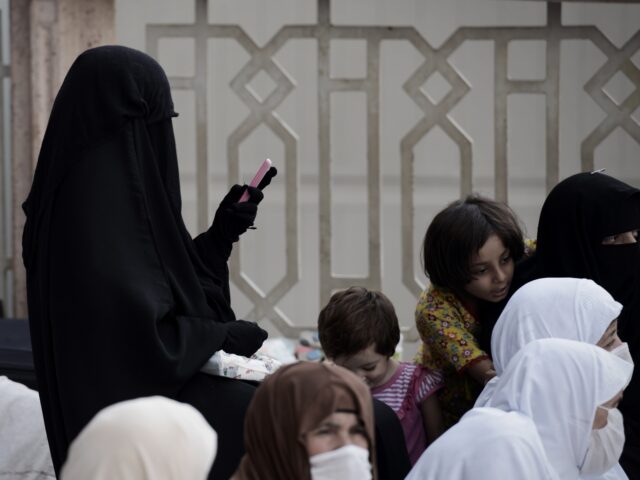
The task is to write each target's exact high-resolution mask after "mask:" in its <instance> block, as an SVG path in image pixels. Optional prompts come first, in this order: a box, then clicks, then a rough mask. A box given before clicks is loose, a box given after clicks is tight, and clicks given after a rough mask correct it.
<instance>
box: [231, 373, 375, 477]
mask: <svg viewBox="0 0 640 480" xmlns="http://www.w3.org/2000/svg"><path fill="white" fill-rule="evenodd" d="M337 410H347V411H353V412H354V413H355V414H356V415H357V416H358V418H359V419H360V420H361V421H362V423H363V425H364V427H365V429H366V432H367V435H368V437H369V438H368V440H369V460H370V462H371V465H372V471H373V478H374V479H375V478H376V471H375V464H376V462H375V447H374V438H375V437H374V425H373V407H372V403H371V393H370V392H369V389H368V388H367V386H366V385H365V384H364V382H362V380H360V379H359V378H358V377H357V376H356V375H354V374H353V373H351V372H350V371H348V370H346V369H344V368H342V367H338V366H335V365H325V364H318V363H310V362H301V363H295V364H292V365H287V366H285V367H281V368H280V369H279V370H278V371H276V372H275V373H274V374H273V375H271V376H269V377H267V379H266V380H265V381H264V382H263V383H262V385H261V386H260V387H259V388H258V390H257V391H256V394H255V396H254V397H253V400H252V402H251V405H250V406H249V410H248V411H247V417H246V419H245V428H244V442H245V448H246V453H245V455H244V457H243V458H242V461H241V462H240V467H239V468H238V470H237V471H236V473H235V475H234V476H233V478H234V479H237V480H258V479H263V480H264V479H272V478H273V479H275V478H295V479H297V480H309V479H310V478H311V475H310V466H309V455H308V454H307V450H306V448H305V444H304V441H303V439H304V437H305V434H306V433H308V432H310V431H311V430H313V429H315V428H316V427H317V426H318V425H319V424H320V422H322V420H324V419H325V418H327V417H328V416H329V415H331V414H332V413H334V412H335V411H337Z"/></svg>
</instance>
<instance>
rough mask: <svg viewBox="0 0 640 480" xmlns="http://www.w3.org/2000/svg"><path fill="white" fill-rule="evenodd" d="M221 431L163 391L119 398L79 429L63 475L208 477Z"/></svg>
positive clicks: (153, 479) (108, 479)
mask: <svg viewBox="0 0 640 480" xmlns="http://www.w3.org/2000/svg"><path fill="white" fill-rule="evenodd" d="M217 446H218V443H217V435H216V432H215V431H214V430H213V429H212V428H211V427H210V426H209V424H208V423H207V421H206V420H205V419H204V417H203V416H202V415H201V414H200V412H198V411H197V410H196V409H195V408H193V407H192V406H190V405H187V404H184V403H180V402H176V401H174V400H170V399H168V398H164V397H148V398H139V399H136V400H128V401H125V402H121V403H117V404H115V405H111V406H110V407H107V408H105V409H104V410H102V411H101V412H99V413H98V414H97V415H96V416H95V417H94V418H93V420H91V422H89V424H88V425H87V426H86V427H85V428H84V430H82V432H80V435H78V437H77V438H76V439H75V440H74V441H73V443H72V444H71V447H70V449H69V456H68V458H67V461H66V463H65V465H64V467H63V468H62V475H61V478H62V479H63V480H87V479H91V480H125V479H126V480H143V479H144V480H147V479H148V480H204V479H206V478H207V475H208V474H209V470H210V469H211V465H212V464H213V460H214V458H215V454H216V450H217Z"/></svg>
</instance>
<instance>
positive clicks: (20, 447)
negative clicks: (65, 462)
mask: <svg viewBox="0 0 640 480" xmlns="http://www.w3.org/2000/svg"><path fill="white" fill-rule="evenodd" d="M0 478H2V479H3V480H5V479H6V480H10V479H17V478H19V479H20V480H44V479H47V478H50V479H55V478H56V474H55V471H54V470H53V463H52V462H51V454H50V453H49V444H48V443H47V433H46V431H45V429H44V420H43V418H42V407H40V398H39V397H38V392H36V391H35V390H31V389H30V388H27V387H25V386H24V385H22V384H21V383H16V382H14V381H12V380H9V379H8V378H7V377H5V376H0Z"/></svg>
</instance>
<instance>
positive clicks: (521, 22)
mask: <svg viewBox="0 0 640 480" xmlns="http://www.w3.org/2000/svg"><path fill="white" fill-rule="evenodd" d="M331 3H332V5H331V23H332V24H333V25H341V26H347V25H349V26H393V27H403V26H410V27H414V28H415V30H416V31H417V32H418V33H419V34H420V35H422V37H423V38H424V39H425V40H426V41H427V42H428V43H429V44H430V45H431V47H433V48H436V49H437V48H439V47H440V46H441V45H442V44H443V43H444V42H445V41H446V40H447V38H448V37H449V36H450V35H451V34H452V33H453V32H454V31H456V29H458V28H459V27H504V26H508V27H520V26H524V27H526V26H539V25H545V24H546V21H547V6H546V3H545V2H538V1H536V2H527V1H519V2H515V1H507V0H480V1H478V0H428V1H426V0H394V1H393V2H390V1H387V0H334V1H333V2H331ZM194 16H195V1H194V0H179V1H178V0H138V1H130V0H116V39H117V42H118V43H121V44H124V45H128V46H131V47H134V48H138V49H141V50H146V49H147V48H148V46H147V45H145V27H146V25H148V24H188V23H193V21H194ZM208 22H209V23H210V24H216V25H239V26H240V27H241V28H242V29H243V30H244V31H245V32H246V33H247V34H248V35H249V37H250V38H251V39H252V40H253V41H254V42H255V43H256V44H257V45H258V46H262V45H264V44H266V43H267V42H268V41H269V40H270V39H271V38H272V37H273V36H274V35H275V34H276V33H277V31H278V30H279V29H280V28H281V27H283V26H284V25H309V24H311V25H313V24H315V23H316V22H317V6H316V1H315V0H269V1H263V0H241V1H240V0H210V2H209V9H208ZM562 23H563V25H595V26H596V27H597V29H599V31H601V32H602V33H603V34H604V35H605V36H606V37H607V38H608V39H609V40H610V42H611V43H612V44H613V45H615V46H616V47H617V48H621V47H622V46H623V45H625V44H626V42H628V41H629V40H630V39H631V38H632V37H633V35H636V34H637V29H638V26H640V4H635V5H634V4H607V5H604V4H592V3H573V2H571V3H566V4H564V5H563V15H562ZM365 47H366V44H365V43H364V41H363V40H348V39H339V40H338V39H336V40H332V42H331V45H330V70H331V76H332V77H340V78H353V77H361V76H363V75H364V73H365V72H366V68H367V65H366V57H365V50H366V48H365ZM193 48H194V40H193V39H163V40H161V41H160V43H159V48H158V59H159V61H160V63H161V64H162V65H163V66H164V67H165V69H166V71H167V73H168V74H169V75H170V76H181V75H183V74H185V73H186V74H189V75H190V74H193V72H194V70H195V67H196V62H197V61H198V60H197V59H196V56H195V54H194V52H193ZM274 58H275V60H276V62H277V63H278V65H279V66H280V67H281V68H282V69H283V70H284V71H286V72H287V73H288V75H289V77H290V78H291V79H292V80H293V81H294V82H295V88H294V90H293V91H292V92H291V93H290V94H289V95H288V96H287V97H286V98H285V100H284V101H283V102H282V104H281V105H280V106H278V107H277V108H276V110H275V113H276V115H277V116H278V118H279V119H281V121H282V122H283V123H285V124H286V125H287V126H288V127H289V128H290V130H291V131H293V132H294V133H295V136H296V138H297V146H296V153H297V165H298V178H297V180H296V183H297V185H298V232H297V233H298V237H297V238H298V251H297V253H298V255H297V257H298V259H299V261H298V266H299V269H298V272H299V273H298V281H297V282H296V283H295V285H294V286H293V287H292V288H290V289H288V291H287V293H286V294H285V295H284V296H283V297H282V298H281V299H279V300H278V301H277V302H276V305H275V307H276V309H277V313H278V315H281V316H282V317H285V318H286V319H288V321H290V322H291V323H293V324H294V325H296V326H309V327H313V326H314V325H315V322H316V318H317V313H318V311H319V309H320V308H321V306H322V305H321V299H320V284H319V282H320V273H319V272H320V261H321V255H320V237H321V232H320V231H319V230H320V227H319V196H320V192H321V188H319V186H318V185H319V183H318V174H319V163H320V157H319V134H318V130H319V116H318V88H319V81H318V71H317V70H318V65H317V61H318V53H317V45H316V40H315V39H312V38H305V39H290V40H288V41H287V42H286V43H285V44H284V45H283V46H282V47H281V48H280V49H279V50H278V51H277V52H276V54H275V56H274ZM249 59H250V56H249V55H248V54H247V52H246V50H245V49H243V47H241V46H240V45H239V44H238V42H237V41H236V40H234V39H230V38H217V39H209V40H208V49H207V54H206V62H207V73H208V80H207V96H206V98H201V97H199V98H196V96H195V94H194V93H193V92H190V91H185V90H175V91H174V101H175V104H176V109H177V111H179V112H180V117H179V118H178V119H176V120H175V122H174V125H175V130H176V137H177V143H178V151H179V158H180V167H181V175H182V189H183V216H184V218H185V221H186V223H187V226H188V228H189V229H190V230H191V232H192V233H193V234H196V233H198V223H197V211H196V210H197V193H196V181H197V176H198V172H197V159H196V133H195V132H196V127H197V124H196V118H195V105H196V102H206V104H207V106H208V114H207V117H208V118H207V120H208V127H207V137H208V150H207V156H206V158H207V161H208V166H209V181H208V185H209V212H208V215H209V218H212V216H213V213H214V211H215V208H216V206H217V202H218V201H219V200H220V199H221V198H222V196H223V195H224V193H225V192H226V190H227V185H228V184H229V183H233V182H234V181H235V179H228V178H227V174H228V167H227V158H228V154H229V152H228V150H227V147H228V137H229V135H230V134H231V133H232V132H233V131H234V130H235V129H236V128H237V127H238V125H239V124H240V123H241V122H242V121H243V120H244V119H245V118H246V117H247V115H249V113H250V112H249V110H248V108H247V107H246V105H245V104H244V103H243V102H242V101H241V99H240V98H239V97H238V96H237V95H236V93H235V92H234V91H232V89H231V87H230V82H231V81H232V79H233V78H234V77H235V76H236V74H237V73H238V72H239V71H240V69H241V68H242V67H243V66H244V65H245V64H246V63H247V62H248V61H249ZM605 60H606V56H605V55H604V54H603V53H602V52H601V51H600V50H599V49H598V48H597V47H596V46H595V45H594V43H593V42H591V41H589V40H567V41H563V42H562V43H561V47H560V84H559V87H560V96H559V101H560V104H559V111H560V116H559V123H560V129H559V131H560V134H559V159H560V161H559V175H560V178H564V177H566V176H568V175H570V174H572V173H575V172H578V171H579V170H580V168H581V160H580V158H581V150H580V149H581V144H582V142H583V140H584V139H585V138H586V137H587V136H588V135H589V134H590V133H591V131H593V130H594V129H595V128H596V127H597V125H598V124H599V123H600V122H602V121H603V119H604V118H605V116H606V115H605V113H604V112H603V110H602V109H601V108H600V107H599V106H598V104H597V103H596V102H595V101H594V99H593V98H592V97H591V96H589V94H588V93H587V92H585V90H584V88H583V86H584V85H585V83H586V82H587V81H588V80H589V79H590V78H591V77H592V76H593V75H594V73H595V72H596V71H597V70H598V69H599V68H600V67H601V66H602V65H603V64H604V62H605ZM632 60H633V61H634V62H635V65H636V66H637V67H640V52H636V53H635V56H632ZM422 61H424V58H423V57H422V56H421V55H420V53H419V52H418V51H417V50H416V49H415V48H414V47H413V46H412V45H411V44H410V43H409V42H408V41H406V40H385V41H383V42H382V43H381V56H380V65H379V68H380V98H379V112H380V138H379V148H380V161H381V184H382V189H381V191H380V201H381V232H382V235H381V244H382V246H381V250H382V284H381V285H380V287H381V289H382V290H383V291H384V292H385V293H386V294H387V295H388V296H389V297H390V298H391V299H392V300H393V302H394V304H395V306H396V309H397V312H398V316H399V318H400V321H401V324H402V325H404V326H406V327H410V326H411V325H412V324H413V310H414V307H415V303H416V298H415V294H414V293H413V292H411V291H410V290H409V289H408V288H407V287H406V286H405V285H403V283H402V268H403V267H402V264H403V263H402V252H401V249H400V246H401V235H402V228H401V208H400V202H401V194H402V190H403V189H402V187H401V182H400V165H401V152H400V141H401V139H402V138H403V137H404V136H405V135H407V133H408V132H409V131H410V130H411V128H413V126H414V125H415V124H416V122H418V121H419V120H420V118H421V117H422V112H421V111H420V110H419V108H418V106H417V105H416V103H415V102H414V101H413V100H412V99H411V98H410V97H409V96H408V95H407V93H406V92H405V91H404V90H403V84H404V82H405V81H407V79H408V78H409V77H410V75H411V74H412V73H413V72H414V71H415V70H416V68H418V66H419V65H420V63H421V62H422ZM449 62H450V64H451V65H452V66H453V67H454V68H455V69H456V70H457V71H458V72H459V73H460V74H461V75H462V76H463V77H464V79H466V81H467V83H468V84H469V85H470V86H471V89H470V91H469V92H468V93H467V94H466V95H465V96H464V98H462V100H461V101H460V102H459V103H458V104H457V105H456V106H455V107H454V108H453V109H452V110H451V112H450V113H449V115H448V116H449V118H450V120H451V121H452V122H454V123H455V125H457V126H458V127H459V128H460V130H462V131H463V132H465V133H466V135H467V136H468V137H469V138H470V139H471V141H472V189H473V191H477V192H480V193H483V194H486V195H489V196H493V195H494V188H495V185H496V184H495V181H494V161H495V156H496V150H495V138H494V134H495V115H494V78H495V77H494V63H495V58H494V47H493V42H492V41H491V40H467V41H465V42H463V43H462V44H461V45H460V47H459V48H457V49H456V50H455V51H454V52H453V53H452V55H451V56H450V57H449ZM545 63H546V56H545V43H544V42H543V41H514V42H511V43H510V45H509V50H508V74H509V77H510V78H511V79H525V80H535V79H539V78H543V77H544V76H545ZM634 81H635V82H636V83H635V84H634ZM637 82H640V79H639V78H638V77H636V78H635V80H633V79H629V77H625V76H616V77H614V78H613V80H612V81H611V82H610V83H609V84H608V85H607V87H606V88H605V90H606V91H607V93H608V94H609V95H610V96H611V97H613V98H614V99H624V98H625V96H626V95H628V94H629V93H630V92H631V91H633V89H638V88H640V84H638V83H637ZM251 86H252V87H253V89H254V91H255V92H256V93H257V94H258V95H259V96H262V97H264V96H265V94H266V93H268V92H269V90H270V89H271V88H273V82H272V81H271V80H270V79H268V78H266V79H265V78H260V76H258V77H257V78H255V79H254V80H253V82H252V83H251ZM448 88H450V87H448V86H447V84H446V82H445V81H444V80H443V79H442V78H441V77H440V78H434V79H433V80H430V82H429V83H427V85H426V87H425V86H423V90H426V93H427V94H428V95H429V96H430V97H432V98H433V99H434V101H436V100H438V99H439V98H438V97H439V96H442V95H443V94H446V93H447V90H448ZM261 93H262V95H260V94H261ZM545 108H546V107H545V96H544V95H534V94H512V95H510V96H509V98H508V103H507V118H508V124H507V129H508V130H507V131H508V143H507V161H508V168H509V174H508V183H507V184H508V195H509V203H510V204H511V206H512V207H513V208H514V209H515V210H516V212H517V213H518V215H519V216H520V217H521V219H522V220H523V222H524V224H525V225H526V230H527V233H528V235H529V236H535V233H536V228H537V216H538V214H539V210H540V206H541V203H542V201H543V200H544V198H545V194H546V187H545V178H546V176H545V158H546V143H545V141H546V123H545V121H546V120H545V119H546V113H545V112H546V110H545ZM331 115H332V121H331V128H330V133H331V146H330V153H331V159H332V161H331V169H332V170H331V174H332V177H331V178H332V183H331V194H332V215H331V216H332V240H331V251H332V270H333V273H334V274H346V275H354V274H356V275H357V274H362V275H363V276H366V275H367V273H368V269H369V263H368V237H367V211H368V204H367V190H366V187H367V182H368V180H367V177H366V175H365V172H366V166H367V149H366V147H367V143H366V138H367V135H366V133H367V132H366V127H365V120H366V98H365V96H364V94H362V93H354V92H344V93H333V94H332V99H331ZM633 118H634V119H635V122H636V123H640V111H638V110H636V112H635V114H634V117H633ZM414 154H415V178H414V182H415V183H414V192H413V199H414V202H415V211H414V215H413V217H414V225H413V238H414V242H413V243H414V252H413V253H412V261H413V264H414V269H415V270H416V272H418V273H417V274H416V277H417V278H418V280H419V282H420V283H421V284H423V285H424V284H425V283H426V279H425V277H424V275H423V274H422V273H421V272H420V271H421V267H420V263H419V251H420V244H421V241H422V237H423V235H424V231H425V228H426V226H427V225H428V223H429V222H430V220H431V218H432V217H433V215H434V214H435V213H436V212H437V211H438V210H440V209H441V208H442V207H444V206H445V205H446V204H447V203H449V202H450V201H452V200H454V199H456V198H457V197H459V196H460V167H459V164H460V151H459V148H458V146H457V145H456V143H454V142H453V141H452V140H451V139H450V138H449V137H448V136H447V135H446V134H445V133H444V131H443V130H442V129H441V128H439V127H435V128H434V129H433V130H432V131H430V132H429V133H428V134H427V135H426V136H425V138H423V139H422V140H421V141H420V142H419V143H418V145H417V146H416V148H415V150H414ZM264 157H270V158H271V159H272V160H274V162H275V164H276V165H278V166H280V167H282V166H283V165H284V160H283V157H284V147H283V144H282V142H280V141H279V140H278V139H277V138H276V137H275V136H274V135H273V133H271V132H270V130H269V129H268V128H266V127H265V126H261V127H259V128H258V129H257V130H256V131H254V132H253V133H252V134H251V135H250V136H249V137H248V138H247V140H246V141H244V142H243V143H242V145H241V147H240V173H241V178H242V179H243V180H244V181H248V180H249V179H250V178H251V176H252V173H253V171H254V170H255V168H256V167H257V166H258V164H259V163H260V161H261V160H262V159H263V158H264ZM594 163H595V166H596V168H603V167H605V168H606V169H607V171H608V172H609V173H610V174H612V175H614V176H617V177H618V178H621V179H623V180H626V181H628V182H629V183H631V184H633V185H636V186H640V145H639V144H638V143H637V142H636V141H635V140H634V139H633V138H632V137H631V136H630V135H629V134H628V133H627V132H625V131H624V130H623V129H621V128H617V129H616V130H615V131H614V132H613V133H612V134H611V135H609V137H608V138H607V139H606V140H605V141H603V142H602V143H601V144H600V145H599V146H598V147H597V148H596V150H595V161H594ZM285 178H286V172H285V171H284V168H281V175H280V176H279V177H278V178H277V179H276V180H275V182H274V185H272V186H271V187H269V190H268V191H266V196H265V200H264V202H263V203H262V204H261V206H260V212H259V217H258V222H257V225H258V230H256V231H250V232H248V233H247V234H246V235H245V236H244V237H243V239H242V241H241V245H240V250H241V267H242V271H243V272H244V274H245V275H246V276H247V277H248V278H249V279H250V280H251V281H252V282H253V283H255V285H256V286H257V287H259V290H260V291H261V292H262V293H264V294H266V293H267V292H269V291H270V290H271V289H272V288H273V287H274V286H275V285H276V284H277V283H278V281H279V280H280V279H281V278H282V277H283V276H284V275H285V259H286V256H285V250H284V242H285V213H284V208H285V196H284V185H285ZM232 296H233V304H234V308H235V310H236V312H237V314H238V316H239V317H243V316H247V315H249V314H250V312H251V311H252V309H253V306H254V305H253V302H252V301H250V299H249V298H248V297H247V296H246V295H245V294H244V293H242V292H241V291H240V290H239V289H238V288H236V287H233V288H232ZM267 317H269V315H267ZM260 320H261V322H262V323H263V324H265V325H267V326H268V327H269V328H270V329H271V330H272V331H274V332H275V331H277V328H276V326H275V325H272V324H271V323H270V321H269V320H268V318H260ZM409 336H411V335H409ZM405 347H406V351H407V352H408V353H407V354H406V355H405V356H408V355H409V353H410V352H412V351H414V350H415V344H411V345H406V346H405Z"/></svg>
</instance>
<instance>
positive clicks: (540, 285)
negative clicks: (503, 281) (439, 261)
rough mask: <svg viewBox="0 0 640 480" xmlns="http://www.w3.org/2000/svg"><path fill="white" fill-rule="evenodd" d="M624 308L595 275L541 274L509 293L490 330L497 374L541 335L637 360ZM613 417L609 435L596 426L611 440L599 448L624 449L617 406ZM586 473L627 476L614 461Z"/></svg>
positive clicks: (482, 400)
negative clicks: (624, 325)
mask: <svg viewBox="0 0 640 480" xmlns="http://www.w3.org/2000/svg"><path fill="white" fill-rule="evenodd" d="M621 310H622V305H620V304H619V303H618V302H616V301H615V300H614V299H613V297H612V296H611V295H610V294H609V293H608V292H607V291H606V290H605V289H604V288H602V287H600V286H599V285H597V284H596V283H595V282H593V281H592V280H587V279H577V278H541V279H538V280H534V281H532V282H529V283H527V284H526V285H524V286H523V287H521V288H520V289H519V290H518V291H516V293H515V294H514V295H513V296H512V297H511V299H510V300H509V303H508V304H507V306H506V307H505V309H504V311H503V312H502V315H500V318H499V319H498V322H497V323H496V326H495V328H494V330H493V334H492V336H491V351H492V354H493V363H494V367H495V369H496V373H497V375H498V376H500V375H501V373H502V371H503V370H504V368H505V366H506V365H508V363H509V362H510V361H511V359H512V358H513V356H514V355H515V354H516V353H517V352H518V351H519V350H520V349H521V348H522V347H523V346H524V345H526V344H527V343H529V342H531V341H533V340H536V339H540V338H565V339H570V340H577V341H580V342H585V343H590V344H593V345H598V346H600V347H602V348H604V349H605V350H608V351H610V352H611V353H613V354H614V355H617V356H619V357H620V358H622V359H624V360H627V361H628V362H630V363H631V364H633V361H632V360H631V355H630V353H629V348H628V346H627V344H626V343H622V342H621V341H620V339H619V338H618V335H617V318H618V315H619V314H620V311H621ZM497 381H498V380H497V378H494V379H492V380H491V381H490V382H489V383H488V384H487V385H486V386H485V388H484V390H483V391H482V393H481V394H480V396H479V397H478V400H477V401H476V404H475V406H476V407H482V406H486V405H488V402H489V400H490V399H491V397H492V395H493V393H494V389H495V385H496V383H497ZM609 418H610V420H611V423H612V424H615V428H614V429H612V428H611V427H612V426H613V425H612V426H610V427H609V429H608V430H607V433H609V437H608V438H607V439H606V440H605V439H604V438H600V437H601V436H602V433H603V432H600V431H598V430H594V432H595V433H594V436H595V437H597V438H599V439H600V440H601V442H602V443H606V444H607V445H608V446H607V447H605V446H604V445H601V446H600V447H599V448H598V451H600V452H602V450H603V448H610V449H614V448H618V449H620V450H621V449H622V447H623V446H624V430H623V422H622V414H621V413H620V411H619V410H618V409H613V410H612V411H611V412H610V417H609ZM613 444H615V446H614V445H613ZM594 461H595V460H594ZM585 478H594V479H595V478H603V479H610V480H614V479H619V480H622V479H626V478H627V476H626V474H625V473H624V471H623V470H622V468H621V467H620V466H619V465H618V464H616V465H615V466H614V467H613V469H611V470H610V471H608V472H606V473H605V474H603V475H599V476H593V477H585Z"/></svg>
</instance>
